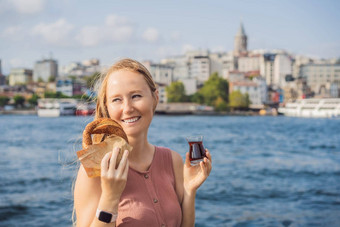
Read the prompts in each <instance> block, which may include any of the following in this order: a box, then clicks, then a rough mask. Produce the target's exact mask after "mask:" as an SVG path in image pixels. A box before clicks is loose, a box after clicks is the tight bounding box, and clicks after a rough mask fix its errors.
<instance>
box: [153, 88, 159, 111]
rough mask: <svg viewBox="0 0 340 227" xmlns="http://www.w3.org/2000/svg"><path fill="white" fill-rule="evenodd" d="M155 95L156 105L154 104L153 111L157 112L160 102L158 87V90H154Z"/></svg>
mask: <svg viewBox="0 0 340 227" xmlns="http://www.w3.org/2000/svg"><path fill="white" fill-rule="evenodd" d="M153 96H154V102H155V103H154V105H153V112H155V110H156V107H157V105H158V102H159V92H158V89H156V91H154V94H153Z"/></svg>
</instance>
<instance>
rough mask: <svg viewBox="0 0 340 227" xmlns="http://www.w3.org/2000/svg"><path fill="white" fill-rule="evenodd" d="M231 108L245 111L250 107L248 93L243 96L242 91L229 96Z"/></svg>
mask: <svg viewBox="0 0 340 227" xmlns="http://www.w3.org/2000/svg"><path fill="white" fill-rule="evenodd" d="M229 100H230V102H229V106H230V107H231V108H233V109H245V108H248V107H249V105H250V100H249V95H248V93H246V94H242V93H241V92H240V91H233V92H232V93H231V94H230V96H229Z"/></svg>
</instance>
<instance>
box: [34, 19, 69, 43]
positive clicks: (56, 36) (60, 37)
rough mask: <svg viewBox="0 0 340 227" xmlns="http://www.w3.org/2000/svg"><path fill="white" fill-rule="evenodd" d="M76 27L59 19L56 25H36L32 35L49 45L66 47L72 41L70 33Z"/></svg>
mask: <svg viewBox="0 0 340 227" xmlns="http://www.w3.org/2000/svg"><path fill="white" fill-rule="evenodd" d="M73 28H74V26H73V25H72V24H70V23H68V22H67V21H66V20H65V19H59V20H57V21H56V22H54V23H50V24H46V23H40V24H38V25H36V26H35V27H34V28H33V30H32V33H33V35H38V36H41V37H42V38H43V39H44V40H45V41H46V42H47V43H49V44H54V45H57V46H66V45H68V44H69V41H70V39H71V37H70V33H71V31H72V30H73Z"/></svg>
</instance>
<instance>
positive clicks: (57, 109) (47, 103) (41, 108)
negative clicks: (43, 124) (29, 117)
mask: <svg viewBox="0 0 340 227" xmlns="http://www.w3.org/2000/svg"><path fill="white" fill-rule="evenodd" d="M76 109H77V100H75V99H52V98H46V99H39V100H38V111H37V112H38V116H39V117H59V116H65V115H75V113H76Z"/></svg>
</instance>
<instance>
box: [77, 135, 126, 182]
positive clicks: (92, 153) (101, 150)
mask: <svg viewBox="0 0 340 227" xmlns="http://www.w3.org/2000/svg"><path fill="white" fill-rule="evenodd" d="M115 147H119V148H120V153H119V154H118V156H117V163H116V168H117V166H118V164H119V162H120V160H121V158H122V156H123V152H124V151H125V150H128V151H131V150H132V146H130V145H129V144H128V143H127V142H126V141H125V140H124V139H123V138H121V137H119V136H113V137H108V138H107V139H105V140H104V141H103V142H101V143H98V144H93V145H90V146H88V148H86V149H83V150H80V151H77V156H78V158H79V161H80V162H81V164H82V165H83V166H84V169H85V171H86V173H87V176H88V177H91V178H92V177H99V176H100V168H101V164H100V163H101V161H102V159H103V157H104V156H105V154H106V153H108V152H111V151H113V149H114V148H115Z"/></svg>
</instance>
